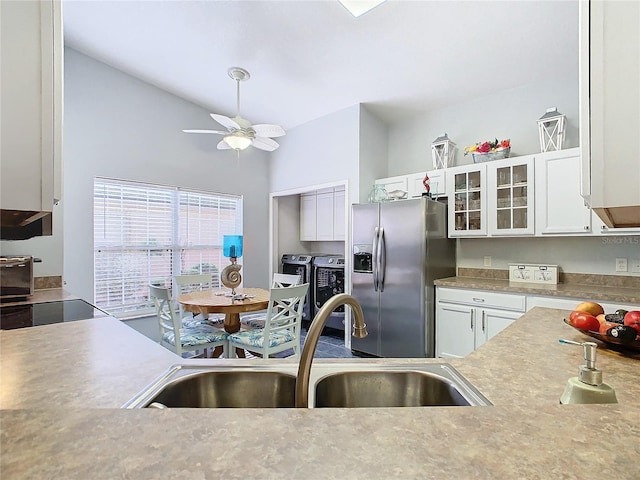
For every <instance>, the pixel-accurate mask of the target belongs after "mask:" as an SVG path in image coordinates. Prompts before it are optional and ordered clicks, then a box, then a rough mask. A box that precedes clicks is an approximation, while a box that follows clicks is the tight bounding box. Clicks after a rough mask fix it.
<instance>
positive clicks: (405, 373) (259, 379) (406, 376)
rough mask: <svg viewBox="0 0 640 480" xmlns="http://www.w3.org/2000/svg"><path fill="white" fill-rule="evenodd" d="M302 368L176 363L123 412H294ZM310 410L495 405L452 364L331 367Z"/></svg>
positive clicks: (319, 377)
mask: <svg viewBox="0 0 640 480" xmlns="http://www.w3.org/2000/svg"><path fill="white" fill-rule="evenodd" d="M296 373H297V364H293V363H292V364H278V365H264V366H263V365H254V366H246V367H219V366H197V365H174V366H173V367H171V368H170V369H169V370H167V371H166V372H165V373H164V374H163V375H161V376H160V377H159V378H158V379H156V380H155V381H154V382H153V383H151V384H150V385H149V386H148V387H146V388H145V389H144V390H143V391H141V392H140V393H139V394H137V395H136V396H135V397H134V398H132V399H131V400H129V401H128V402H127V403H125V404H124V405H123V406H122V408H146V407H156V408H293V407H294V406H295V391H296ZM309 385H310V387H309V388H310V390H309V407H313V408H325V407H334V408H357V407H435V406H485V405H491V403H490V402H489V400H487V399H486V398H485V397H484V396H483V395H482V394H481V393H480V392H479V391H478V390H477V389H476V388H475V387H474V386H473V385H472V384H471V383H470V382H469V381H468V380H467V379H466V378H464V377H463V376H462V375H461V374H460V373H459V372H458V371H457V370H456V369H455V368H453V367H452V366H451V365H449V364H447V363H425V364H420V365H411V366H408V365H393V364H387V363H385V364H384V365H379V364H358V363H345V364H339V363H336V364H334V363H329V364H318V363H316V364H314V366H313V368H312V370H311V378H310V382H309Z"/></svg>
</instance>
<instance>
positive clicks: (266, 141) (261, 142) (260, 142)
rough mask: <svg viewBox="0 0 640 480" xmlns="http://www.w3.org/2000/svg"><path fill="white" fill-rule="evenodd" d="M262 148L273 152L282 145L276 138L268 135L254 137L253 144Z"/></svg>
mask: <svg viewBox="0 0 640 480" xmlns="http://www.w3.org/2000/svg"><path fill="white" fill-rule="evenodd" d="M251 145H253V146H254V147H256V148H259V149H260V150H266V151H267V152H273V151H274V150H275V149H276V148H278V147H279V146H280V145H279V144H278V142H276V141H275V140H271V139H270V138H266V137H256V138H254V139H253V143H252V144H251Z"/></svg>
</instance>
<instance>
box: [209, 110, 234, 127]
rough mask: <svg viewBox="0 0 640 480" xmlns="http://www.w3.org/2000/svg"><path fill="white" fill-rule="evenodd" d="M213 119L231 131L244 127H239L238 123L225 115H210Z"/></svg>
mask: <svg viewBox="0 0 640 480" xmlns="http://www.w3.org/2000/svg"><path fill="white" fill-rule="evenodd" d="M209 115H211V118H213V119H214V120H215V121H216V122H218V123H219V124H220V125H222V126H223V127H226V128H228V129H229V130H240V129H241V128H242V127H241V126H240V125H238V122H236V121H235V120H232V119H231V118H229V117H225V116H224V115H219V114H217V113H210V114H209Z"/></svg>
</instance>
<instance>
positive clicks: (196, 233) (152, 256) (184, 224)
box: [94, 178, 242, 316]
mask: <svg viewBox="0 0 640 480" xmlns="http://www.w3.org/2000/svg"><path fill="white" fill-rule="evenodd" d="M240 234H242V198H241V197H238V196H231V195H223V194H215V193H205V192H196V191H188V190H184V189H179V188H176V187H164V186H158V185H148V184H136V183H132V182H124V181H119V180H111V179H104V178H96V179H95V181H94V293H95V297H94V298H95V302H96V305H97V306H98V307H100V308H103V309H104V310H106V311H108V312H109V313H111V314H112V315H116V316H118V315H121V316H135V315H145V314H148V313H150V312H152V308H151V307H152V306H151V303H150V302H149V300H148V296H149V292H148V291H149V288H148V285H149V283H150V282H151V283H158V284H165V285H171V282H172V278H173V276H175V275H178V274H187V273H211V274H212V275H213V277H214V285H219V278H220V271H221V270H222V268H224V266H226V263H228V260H227V259H226V258H225V257H224V256H223V255H222V238H223V236H224V235H240Z"/></svg>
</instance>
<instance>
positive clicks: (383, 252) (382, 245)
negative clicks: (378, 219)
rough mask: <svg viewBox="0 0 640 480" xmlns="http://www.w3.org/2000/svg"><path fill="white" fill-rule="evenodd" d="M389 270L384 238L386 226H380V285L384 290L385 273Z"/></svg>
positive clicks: (382, 290) (381, 290)
mask: <svg viewBox="0 0 640 480" xmlns="http://www.w3.org/2000/svg"><path fill="white" fill-rule="evenodd" d="M386 270H387V252H386V244H385V239H384V227H380V233H379V234H378V286H379V288H380V292H384V274H385V272H386Z"/></svg>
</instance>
